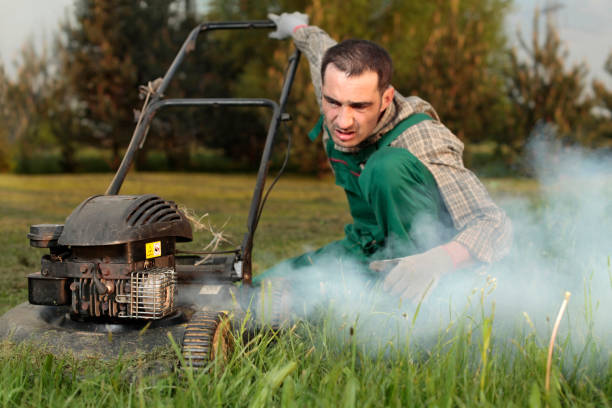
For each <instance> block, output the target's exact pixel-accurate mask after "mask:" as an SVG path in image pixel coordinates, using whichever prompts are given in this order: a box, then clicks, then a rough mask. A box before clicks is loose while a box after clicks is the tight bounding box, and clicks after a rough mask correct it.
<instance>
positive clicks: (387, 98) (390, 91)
mask: <svg viewBox="0 0 612 408" xmlns="http://www.w3.org/2000/svg"><path fill="white" fill-rule="evenodd" d="M393 95H395V88H393V87H392V86H391V85H389V87H388V88H387V89H385V92H383V94H382V104H381V107H380V111H381V112H382V111H384V110H385V109H387V106H389V104H390V103H391V101H392V100H393Z"/></svg>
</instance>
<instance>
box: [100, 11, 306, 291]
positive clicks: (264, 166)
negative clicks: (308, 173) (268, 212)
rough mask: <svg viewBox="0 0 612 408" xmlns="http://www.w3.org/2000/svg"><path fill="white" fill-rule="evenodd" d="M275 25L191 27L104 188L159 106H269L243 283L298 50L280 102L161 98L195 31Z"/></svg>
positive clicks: (122, 169)
mask: <svg viewBox="0 0 612 408" xmlns="http://www.w3.org/2000/svg"><path fill="white" fill-rule="evenodd" d="M250 28H253V29H263V28H268V29H274V28H276V24H275V23H274V22H273V21H271V20H256V21H230V22H210V23H203V24H200V25H198V26H197V27H196V28H194V29H193V30H191V32H190V33H189V36H188V37H187V39H186V40H185V41H184V42H183V45H182V46H181V48H180V50H179V52H178V53H177V55H176V57H174V60H173V61H172V64H171V65H170V67H169V68H168V70H167V71H166V74H165V75H164V77H163V79H162V82H161V84H160V85H159V87H158V88H157V89H156V90H155V91H154V92H153V93H152V94H151V96H150V99H149V103H148V105H147V106H146V108H145V109H144V111H143V112H141V114H140V115H141V120H140V121H139V123H138V124H137V125H136V129H135V130H134V134H133V135H132V138H131V140H130V144H129V146H128V148H127V151H126V152H125V155H124V156H123V159H122V160H121V164H120V165H119V168H118V169H117V172H116V173H115V176H114V177H113V180H112V181H111V184H110V185H109V186H108V188H107V190H106V193H105V194H106V195H116V194H118V193H119V190H120V189H121V186H122V184H123V181H124V180H125V176H126V175H127V172H128V171H129V169H130V167H131V165H132V162H133V161H134V156H135V154H136V150H137V149H138V148H139V147H141V146H142V144H143V143H144V140H145V138H146V134H147V132H148V130H149V124H150V123H151V121H152V120H153V117H154V116H155V112H156V111H157V110H158V109H160V108H162V107H169V106H255V107H258V106H259V107H269V108H272V110H273V114H272V118H271V120H270V125H269V127H268V133H267V135H266V141H265V144H264V149H263V152H262V155H261V161H260V164H259V170H258V172H257V180H256V182H255V189H254V191H253V197H252V199H251V205H250V208H249V216H248V219H247V232H246V234H245V236H244V239H243V241H242V245H241V253H242V271H243V279H244V281H245V283H247V284H250V283H251V276H252V275H251V250H252V248H253V237H254V235H255V229H256V228H257V222H258V218H259V214H260V213H261V200H262V196H263V190H264V185H265V179H266V177H267V175H268V170H269V164H270V156H271V152H272V145H273V143H274V138H275V136H276V133H277V131H278V127H279V125H280V122H281V120H283V113H284V111H285V106H286V104H287V99H288V97H289V91H290V90H291V85H292V84H293V80H294V78H295V73H296V71H297V66H298V63H299V60H300V51H299V50H296V51H295V53H294V54H293V55H292V56H291V57H290V59H289V67H288V69H287V74H286V76H285V80H284V82H283V87H282V90H281V95H280V99H279V102H278V103H276V102H274V101H272V100H270V99H263V98H259V99H256V98H181V99H179V98H177V99H163V94H164V92H165V90H166V88H167V87H168V85H169V84H170V81H171V80H172V78H173V77H174V74H175V73H176V71H177V69H178V67H179V66H180V64H181V63H182V62H183V60H184V58H185V55H186V54H188V53H189V52H191V51H193V50H194V49H195V42H196V39H197V37H198V34H199V33H200V32H203V31H212V30H220V29H228V30H235V29H250Z"/></svg>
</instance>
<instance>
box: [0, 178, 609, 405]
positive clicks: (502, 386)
mask: <svg viewBox="0 0 612 408" xmlns="http://www.w3.org/2000/svg"><path fill="white" fill-rule="evenodd" d="M109 182H110V177H109V176H108V175H93V176H92V175H78V176H13V175H0V197H2V198H1V199H0V215H1V218H0V230H1V231H2V234H0V247H2V248H3V250H4V251H3V256H2V257H0V279H1V280H2V284H1V285H0V313H3V312H5V311H6V310H8V309H9V308H10V307H13V306H15V305H16V304H18V303H21V302H23V301H25V300H26V299H27V283H26V279H25V276H26V275H27V274H28V273H30V272H32V271H35V270H36V269H37V266H38V264H39V262H40V256H41V255H42V252H43V251H42V250H35V249H32V248H30V247H29V245H28V241H27V239H26V234H27V232H28V226H29V225H31V224H35V223H62V222H63V220H64V218H65V217H66V216H67V214H69V212H70V211H71V210H72V209H73V208H74V207H75V206H76V205H78V204H79V203H80V202H81V201H82V200H83V199H84V198H85V197H88V196H90V195H93V194H98V193H101V192H103V191H104V190H105V187H106V185H107V184H108V183H109ZM253 182H254V178H253V177H251V176H239V175H230V176H228V175H224V176H215V175H199V174H185V175H180V174H130V176H129V177H128V181H127V182H126V184H125V186H124V188H123V190H122V193H125V194H143V193H151V192H154V193H157V194H159V195H161V196H162V197H164V198H167V199H172V200H174V201H176V202H178V203H179V204H181V205H182V206H185V207H186V208H189V209H190V210H191V211H193V212H194V214H198V215H199V216H202V215H204V214H208V216H206V217H204V218H203V220H204V222H205V223H206V224H208V222H209V221H210V225H212V226H213V229H214V230H215V231H220V230H222V231H223V232H224V235H225V236H227V237H229V239H231V240H232V242H233V243H235V244H239V243H240V241H241V239H242V234H243V233H244V231H245V223H246V215H247V212H248V203H249V199H250V195H251V193H252V188H253ZM486 184H487V187H488V188H489V190H490V191H491V192H492V194H493V195H494V196H496V197H503V196H506V195H517V194H518V195H525V196H530V197H533V198H534V199H537V194H538V186H537V185H536V184H535V183H533V182H531V181H521V180H489V181H487V182H486ZM347 221H348V214H347V207H346V204H345V198H344V196H343V193H342V191H340V189H338V188H336V187H334V185H333V182H332V181H331V180H313V179H302V178H295V177H287V178H284V179H282V180H281V182H280V183H279V185H278V186H277V187H276V188H275V190H274V191H273V193H272V195H271V198H270V199H269V201H268V204H267V206H266V209H265V211H264V215H263V217H262V219H261V221H260V225H259V229H258V231H257V235H256V241H255V252H254V262H255V268H256V270H263V269H265V268H266V267H268V266H270V265H272V264H274V263H275V262H276V261H278V260H280V259H282V258H285V257H288V256H292V255H296V254H298V253H300V252H302V251H303V250H305V249H311V248H313V247H317V246H320V245H322V244H324V243H326V242H328V241H330V240H332V239H336V238H338V237H340V234H341V233H342V227H343V225H344V224H345V223H346V222H347ZM210 239H211V236H210V234H208V233H206V232H200V233H197V235H196V239H195V240H194V242H193V243H190V244H189V246H190V248H193V249H199V248H202V247H203V246H205V245H206V244H207V243H208V242H209V240H210ZM482 300H483V299H482V298H480V301H482ZM478 301H479V297H478V295H477V296H476V297H475V304H476V306H478ZM332 309H333V308H332V306H329V307H322V308H320V309H318V310H316V312H315V313H314V314H313V318H312V319H310V320H309V321H302V322H298V323H296V324H295V325H293V326H292V327H291V328H289V330H288V331H287V332H285V333H284V334H283V335H282V336H280V337H278V338H275V337H274V336H272V335H260V336H258V338H256V339H255V341H254V342H253V343H252V344H250V345H249V346H248V347H247V346H245V345H244V344H243V343H241V340H237V342H238V343H237V346H236V347H235V348H234V351H233V353H232V354H231V355H230V356H229V359H228V361H226V362H225V363H224V364H223V365H224V368H223V369H222V368H221V361H216V362H215V363H214V365H213V366H212V367H211V369H210V372H209V373H207V374H195V375H191V374H190V373H189V372H188V373H187V374H186V375H182V376H179V375H177V374H175V373H174V372H172V371H161V372H160V371H159V370H157V371H155V370H153V371H152V370H151V367H152V364H153V363H154V362H155V361H168V362H172V361H174V360H176V358H175V354H174V351H173V349H172V348H171V347H168V348H167V349H162V350H158V351H156V352H155V353H151V354H148V355H141V356H127V357H120V358H118V359H116V360H112V361H101V360H97V359H86V360H77V359H75V358H74V357H73V356H71V355H69V354H66V355H61V356H54V355H52V354H50V353H49V352H48V351H46V350H45V349H44V348H43V349H41V348H39V347H37V346H34V345H32V344H12V343H10V342H7V341H5V342H3V343H0V405H2V406H41V405H44V406H68V405H75V406H142V407H144V406H181V407H182V406H269V405H280V406H334V407H335V406H340V405H343V406H413V405H416V406H533V407H538V406H545V405H549V406H559V405H564V406H567V405H591V406H604V405H608V404H609V399H610V396H612V373H611V372H610V371H609V370H611V368H609V367H610V365H609V364H608V358H606V357H605V356H604V358H603V360H602V359H599V358H590V357H592V355H593V354H594V353H597V350H598V349H597V348H596V347H595V348H593V350H591V351H589V353H590V354H588V356H587V357H586V358H585V359H583V360H582V361H583V363H582V364H583V365H584V366H585V367H584V369H581V370H579V371H576V370H575V371H573V373H574V375H571V373H572V371H571V370H570V369H569V368H567V367H565V366H564V361H563V360H560V359H558V358H557V359H555V364H554V365H553V370H552V372H553V375H552V386H551V388H550V391H549V392H546V391H545V385H544V378H545V365H546V347H545V346H546V342H547V340H546V339H543V338H539V337H537V336H536V335H535V334H534V333H530V332H528V331H522V332H517V333H516V336H514V337H513V338H512V339H511V341H508V342H506V341H501V340H498V339H497V338H496V333H495V332H494V331H493V332H492V331H491V322H492V320H493V319H494V316H493V314H492V313H491V312H490V311H485V309H482V315H481V316H479V318H478V319H475V318H472V317H471V316H464V318H458V319H456V320H454V321H453V324H452V327H451V326H450V325H449V326H447V327H441V328H440V330H439V334H438V335H437V336H436V337H435V338H434V339H433V341H429V342H426V343H422V342H417V341H416V339H414V338H413V337H411V336H410V333H408V334H407V335H406V333H404V334H402V335H400V336H398V339H401V340H398V341H389V342H378V343H376V342H363V341H359V340H358V339H363V338H367V337H368V336H375V335H376V333H369V332H367V330H369V329H368V328H371V327H372V326H371V325H370V326H368V325H367V324H365V323H363V322H357V321H353V322H348V323H347V321H346V320H343V318H342V316H338V315H337V314H336V313H335V312H334V311H333V310H332ZM363 319H370V320H371V319H372V316H364V317H363ZM360 327H364V329H363V330H365V332H363V331H362V332H360V331H359V330H360ZM374 327H375V326H374ZM408 328H409V330H410V329H411V326H410V325H408ZM411 341H412V342H413V343H411ZM568 373H569V374H568ZM576 373H578V374H576Z"/></svg>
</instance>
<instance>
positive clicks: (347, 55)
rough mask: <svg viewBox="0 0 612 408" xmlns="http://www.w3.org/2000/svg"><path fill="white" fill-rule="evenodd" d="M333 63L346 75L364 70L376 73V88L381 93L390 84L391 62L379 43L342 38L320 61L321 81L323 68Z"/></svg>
mask: <svg viewBox="0 0 612 408" xmlns="http://www.w3.org/2000/svg"><path fill="white" fill-rule="evenodd" d="M329 64H334V65H335V66H336V68H338V69H339V70H340V71H342V72H344V73H346V75H347V76H349V77H351V76H353V75H361V74H363V73H364V72H366V71H373V72H376V73H377V74H378V90H379V91H380V92H381V93H382V92H384V91H385V90H386V89H387V88H388V87H389V84H391V76H392V75H393V62H392V61H391V57H390V56H389V53H388V52H387V51H385V49H384V48H382V47H381V46H380V45H378V44H375V43H373V42H371V41H367V40H357V39H350V40H344V41H342V42H340V43H338V44H336V45H334V46H333V47H331V48H329V49H328V50H327V51H326V52H325V55H323V61H322V62H321V81H324V80H325V69H327V66H328V65H329Z"/></svg>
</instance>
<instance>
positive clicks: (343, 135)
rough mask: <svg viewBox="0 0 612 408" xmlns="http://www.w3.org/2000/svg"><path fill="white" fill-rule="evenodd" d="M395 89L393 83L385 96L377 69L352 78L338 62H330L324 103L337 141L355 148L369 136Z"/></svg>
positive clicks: (325, 77)
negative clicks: (381, 90)
mask: <svg viewBox="0 0 612 408" xmlns="http://www.w3.org/2000/svg"><path fill="white" fill-rule="evenodd" d="M393 92H394V91H393V87H391V86H390V87H388V88H387V89H386V90H385V91H384V92H383V93H382V95H381V93H380V92H379V90H378V74H377V73H376V72H373V71H366V72H364V73H362V74H361V75H359V76H351V77H348V76H347V75H346V73H344V72H342V71H340V70H339V69H338V68H337V67H336V66H335V65H334V64H329V65H328V66H327V67H326V68H325V75H324V77H323V89H322V98H323V101H322V104H321V105H322V107H323V115H324V116H325V124H326V125H327V127H328V128H329V131H330V133H331V137H332V139H333V140H334V142H335V143H336V144H337V145H339V146H343V147H354V146H357V145H358V144H359V143H361V142H363V141H364V140H365V139H367V137H368V136H370V134H371V133H372V131H373V130H374V128H375V127H376V124H377V123H378V119H379V118H380V114H381V113H382V112H383V111H384V110H385V109H387V106H389V104H390V103H391V101H392V100H393Z"/></svg>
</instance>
